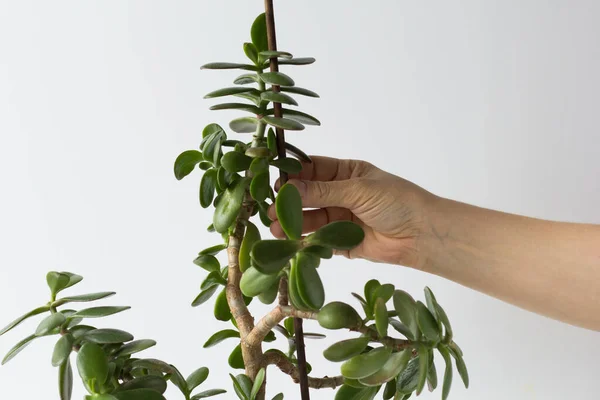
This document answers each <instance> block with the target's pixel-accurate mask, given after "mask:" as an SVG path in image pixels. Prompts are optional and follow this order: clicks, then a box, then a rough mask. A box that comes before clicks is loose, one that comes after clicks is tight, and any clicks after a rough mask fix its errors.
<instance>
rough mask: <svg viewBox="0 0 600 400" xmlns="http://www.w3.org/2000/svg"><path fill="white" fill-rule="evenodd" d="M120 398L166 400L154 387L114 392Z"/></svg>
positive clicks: (121, 399)
mask: <svg viewBox="0 0 600 400" xmlns="http://www.w3.org/2000/svg"><path fill="white" fill-rule="evenodd" d="M114 397H116V398H117V399H118V400H165V398H164V397H163V395H162V394H160V393H158V392H156V391H154V390H152V389H135V390H128V391H127V392H118V393H115V394H114Z"/></svg>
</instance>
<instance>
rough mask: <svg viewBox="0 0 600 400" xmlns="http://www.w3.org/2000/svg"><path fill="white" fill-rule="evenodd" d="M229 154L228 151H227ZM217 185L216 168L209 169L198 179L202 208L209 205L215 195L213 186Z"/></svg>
mask: <svg viewBox="0 0 600 400" xmlns="http://www.w3.org/2000/svg"><path fill="white" fill-rule="evenodd" d="M227 154H229V153H227ZM216 186H217V170H216V169H209V170H208V171H206V172H205V173H204V175H203V176H202V180H201V181H200V195H199V198H200V205H201V206H202V208H207V207H209V206H210V205H211V203H212V201H213V198H214V196H215V188H216Z"/></svg>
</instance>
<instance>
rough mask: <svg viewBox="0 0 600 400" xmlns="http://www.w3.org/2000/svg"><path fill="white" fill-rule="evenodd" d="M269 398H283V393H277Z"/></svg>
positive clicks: (281, 399)
mask: <svg viewBox="0 0 600 400" xmlns="http://www.w3.org/2000/svg"><path fill="white" fill-rule="evenodd" d="M271 400H283V393H278V394H276V395H275V397H273V398H272V399H271Z"/></svg>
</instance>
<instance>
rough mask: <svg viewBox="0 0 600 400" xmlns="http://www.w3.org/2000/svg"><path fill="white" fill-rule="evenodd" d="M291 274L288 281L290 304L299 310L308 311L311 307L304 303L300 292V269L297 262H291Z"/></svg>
mask: <svg viewBox="0 0 600 400" xmlns="http://www.w3.org/2000/svg"><path fill="white" fill-rule="evenodd" d="M290 263H291V266H290V274H289V279H288V296H289V298H290V304H291V305H292V306H293V307H295V308H296V309H297V310H301V311H308V310H311V307H309V306H308V304H306V303H305V302H304V299H303V298H302V296H300V292H299V290H298V267H297V266H296V262H295V260H291V262H290Z"/></svg>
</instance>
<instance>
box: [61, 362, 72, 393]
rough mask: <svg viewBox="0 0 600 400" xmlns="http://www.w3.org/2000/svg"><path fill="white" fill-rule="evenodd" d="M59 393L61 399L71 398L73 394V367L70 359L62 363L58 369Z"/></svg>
mask: <svg viewBox="0 0 600 400" xmlns="http://www.w3.org/2000/svg"><path fill="white" fill-rule="evenodd" d="M58 394H59V396H60V400H71V395H72V394H73V368H72V367H71V361H69V360H66V362H64V363H62V364H61V365H60V367H59V369H58Z"/></svg>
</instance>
